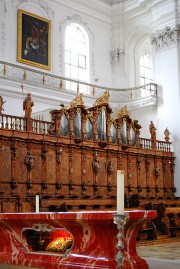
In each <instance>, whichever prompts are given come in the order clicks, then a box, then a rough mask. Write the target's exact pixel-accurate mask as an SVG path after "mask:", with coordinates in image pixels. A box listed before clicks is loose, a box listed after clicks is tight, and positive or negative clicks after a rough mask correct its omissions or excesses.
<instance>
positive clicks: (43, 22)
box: [17, 9, 51, 70]
mask: <svg viewBox="0 0 180 269" xmlns="http://www.w3.org/2000/svg"><path fill="white" fill-rule="evenodd" d="M17 60H18V62H21V63H24V64H28V65H32V66H35V67H39V68H43V69H47V70H50V69H51V21H49V20H47V19H44V18H42V17H40V16H37V15H34V14H32V13H29V12H27V11H24V10H21V9H19V10H18V44H17Z"/></svg>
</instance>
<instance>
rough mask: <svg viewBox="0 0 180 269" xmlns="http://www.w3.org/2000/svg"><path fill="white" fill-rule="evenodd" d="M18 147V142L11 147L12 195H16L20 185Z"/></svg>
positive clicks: (14, 142) (12, 143)
mask: <svg viewBox="0 0 180 269" xmlns="http://www.w3.org/2000/svg"><path fill="white" fill-rule="evenodd" d="M17 148H18V145H17V142H16V141H12V142H11V145H10V149H11V182H10V187H11V193H12V194H15V193H16V191H17V187H18V183H17V174H16V171H17V163H16V159H17V155H18V150H17Z"/></svg>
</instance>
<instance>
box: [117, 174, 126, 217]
mask: <svg viewBox="0 0 180 269" xmlns="http://www.w3.org/2000/svg"><path fill="white" fill-rule="evenodd" d="M117 214H122V215H124V171H123V170H117Z"/></svg>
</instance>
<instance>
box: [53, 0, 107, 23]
mask: <svg viewBox="0 0 180 269" xmlns="http://www.w3.org/2000/svg"><path fill="white" fill-rule="evenodd" d="M49 2H50V3H52V4H53V3H54V4H56V5H59V6H63V7H66V8H68V9H71V11H73V12H78V13H81V14H84V15H88V16H90V17H92V18H94V19H97V20H98V21H102V22H105V23H108V24H111V7H110V6H108V5H106V4H104V3H99V2H98V3H97V1H95V0H88V1H83V3H82V0H73V1H72V0H66V1H64V0H49Z"/></svg>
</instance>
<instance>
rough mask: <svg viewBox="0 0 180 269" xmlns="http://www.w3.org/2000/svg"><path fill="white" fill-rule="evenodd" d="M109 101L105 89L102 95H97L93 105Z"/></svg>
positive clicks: (107, 92)
mask: <svg viewBox="0 0 180 269" xmlns="http://www.w3.org/2000/svg"><path fill="white" fill-rule="evenodd" d="M108 102H109V91H105V92H104V94H103V96H101V97H99V98H98V99H97V100H96V101H95V103H94V105H93V106H99V105H101V104H108Z"/></svg>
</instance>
